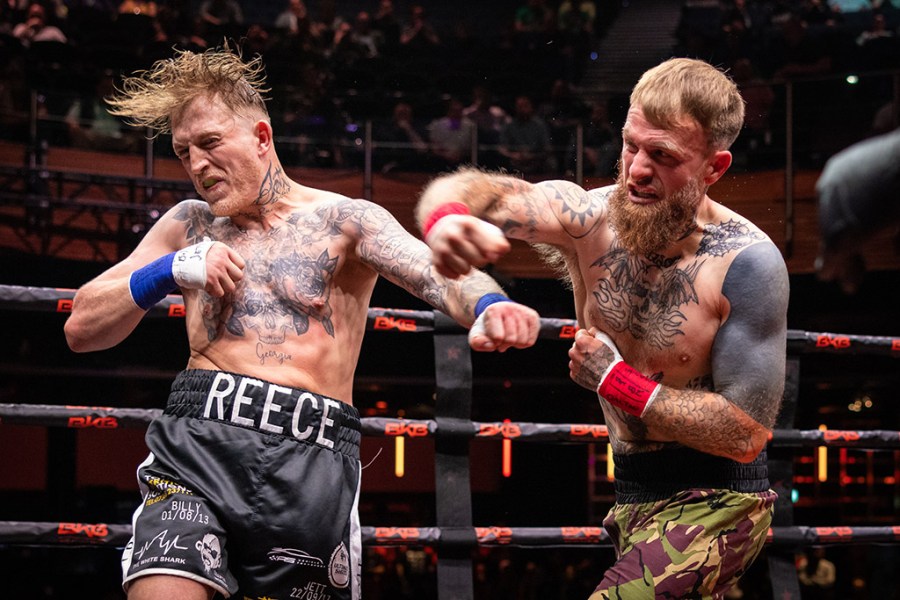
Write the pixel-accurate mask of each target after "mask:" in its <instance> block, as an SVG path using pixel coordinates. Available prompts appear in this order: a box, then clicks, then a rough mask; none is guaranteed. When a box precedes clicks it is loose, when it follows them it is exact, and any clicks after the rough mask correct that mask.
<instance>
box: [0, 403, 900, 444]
mask: <svg viewBox="0 0 900 600" xmlns="http://www.w3.org/2000/svg"><path fill="white" fill-rule="evenodd" d="M161 414H162V410H161V409H158V408H147V409H145V408H114V407H108V406H62V405H55V404H6V403H0V425H35V426H45V427H68V428H70V429H125V428H130V427H146V426H147V425H149V424H150V422H151V421H152V420H153V419H155V418H156V417H158V416H159V415H161ZM360 422H361V423H362V434H363V435H367V436H371V437H397V436H403V437H407V438H435V437H462V438H478V439H510V440H516V441H523V442H564V443H593V442H606V441H607V440H608V438H609V433H608V431H607V428H606V425H599V424H589V423H525V422H506V421H502V422H501V421H492V422H485V421H483V422H478V421H469V422H467V423H465V424H462V426H454V427H452V428H445V429H442V428H441V427H440V425H439V424H438V422H437V421H436V420H434V419H392V418H388V417H363V418H362V419H360ZM769 443H770V445H772V446H778V447H806V448H808V447H818V446H827V447H833V448H900V431H889V430H877V429H876V430H840V429H829V430H824V431H823V430H820V429H810V430H797V429H775V430H774V431H773V432H772V437H771V439H770V440H769Z"/></svg>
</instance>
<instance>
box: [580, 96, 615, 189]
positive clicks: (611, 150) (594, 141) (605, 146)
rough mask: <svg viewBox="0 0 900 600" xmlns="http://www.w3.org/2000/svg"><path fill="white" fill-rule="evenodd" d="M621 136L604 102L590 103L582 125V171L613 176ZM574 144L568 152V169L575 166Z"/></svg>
mask: <svg viewBox="0 0 900 600" xmlns="http://www.w3.org/2000/svg"><path fill="white" fill-rule="evenodd" d="M621 141H622V138H621V136H620V135H618V133H617V132H616V129H615V128H614V127H613V124H612V123H611V122H610V119H609V110H608V109H607V106H606V103H605V102H600V101H599V100H598V101H595V102H594V103H592V104H591V115H590V118H589V119H588V121H587V123H586V124H585V126H584V139H583V146H584V173H585V174H586V175H593V176H595V177H613V176H615V174H616V164H617V163H618V161H619V153H620V152H621V149H622V147H621ZM574 154H575V149H574V145H573V146H572V149H571V151H570V153H569V160H568V165H567V168H568V169H570V170H571V169H574V166H575V156H574Z"/></svg>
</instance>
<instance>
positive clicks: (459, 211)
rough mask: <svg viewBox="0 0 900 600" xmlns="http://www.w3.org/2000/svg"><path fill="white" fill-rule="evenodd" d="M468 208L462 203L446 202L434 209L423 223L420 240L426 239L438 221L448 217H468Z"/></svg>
mask: <svg viewBox="0 0 900 600" xmlns="http://www.w3.org/2000/svg"><path fill="white" fill-rule="evenodd" d="M468 214H470V212H469V207H468V206H466V205H465V204H463V203H462V202H447V203H446V204H441V205H440V206H438V207H436V208H435V209H434V210H433V211H431V212H430V213H429V214H428V217H427V218H426V219H425V222H424V223H423V224H422V239H427V238H428V232H429V231H431V228H432V227H434V226H435V225H436V224H437V222H438V221H440V220H441V219H443V218H444V217H446V216H449V215H468Z"/></svg>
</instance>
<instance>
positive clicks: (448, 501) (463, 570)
mask: <svg viewBox="0 0 900 600" xmlns="http://www.w3.org/2000/svg"><path fill="white" fill-rule="evenodd" d="M434 370H435V385H436V395H435V407H434V415H435V421H436V422H437V430H436V437H435V441H434V447H435V458H434V476H435V503H436V508H437V525H438V527H439V528H440V532H441V533H440V539H439V542H438V545H437V547H438V565H437V584H438V598H439V599H440V600H471V599H472V598H473V597H474V594H475V590H474V584H473V582H472V575H473V571H472V549H473V548H475V546H476V545H477V539H476V537H475V531H474V529H473V525H472V493H471V477H470V472H469V439H470V438H471V436H472V435H473V433H474V425H473V424H472V354H471V351H470V349H469V341H468V335H467V333H466V331H465V330H464V329H462V328H461V327H460V326H459V325H457V324H456V322H455V321H453V320H452V319H450V317H448V316H446V315H445V314H443V313H441V312H438V311H435V312H434Z"/></svg>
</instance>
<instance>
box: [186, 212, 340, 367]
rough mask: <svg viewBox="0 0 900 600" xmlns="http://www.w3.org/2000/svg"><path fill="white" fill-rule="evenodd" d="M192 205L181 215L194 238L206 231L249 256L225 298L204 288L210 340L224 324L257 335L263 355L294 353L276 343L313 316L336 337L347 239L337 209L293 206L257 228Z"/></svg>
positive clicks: (277, 357)
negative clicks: (338, 277)
mask: <svg viewBox="0 0 900 600" xmlns="http://www.w3.org/2000/svg"><path fill="white" fill-rule="evenodd" d="M195 210H196V209H191V208H188V209H185V211H184V215H183V216H184V218H183V219H182V220H185V221H187V232H188V237H189V240H191V241H192V243H193V242H194V241H199V240H200V239H202V238H203V237H205V236H209V237H211V238H212V239H214V240H216V241H220V242H223V243H225V244H227V245H228V246H230V247H231V248H233V249H234V250H235V251H237V252H238V254H240V255H241V256H242V257H243V259H244V261H245V263H246V265H245V267H244V277H243V279H242V280H241V281H240V282H239V283H238V286H237V289H236V290H235V292H234V294H231V295H229V296H226V297H225V298H213V297H212V296H210V295H209V294H207V293H205V292H201V294H200V313H201V315H202V318H203V323H204V326H205V327H206V331H207V337H208V339H209V340H210V341H213V340H215V339H216V338H218V337H219V336H220V335H221V333H222V329H223V327H224V329H225V330H227V331H228V333H230V334H232V335H235V336H238V337H246V336H250V335H253V336H255V337H256V339H257V340H258V343H257V350H256V351H257V355H259V357H260V360H263V361H264V360H273V359H274V360H277V361H278V362H279V363H282V362H284V361H285V360H290V358H291V356H290V355H289V354H284V353H283V352H279V351H277V350H273V349H272V346H278V345H281V344H283V343H284V342H285V340H286V336H287V335H288V334H294V335H302V334H304V333H306V332H307V331H309V327H310V324H311V322H315V323H318V324H319V325H321V326H322V328H323V329H324V330H325V332H326V333H328V335H330V336H332V337H334V323H333V321H332V313H333V309H332V305H331V303H330V294H331V290H332V288H333V279H334V276H335V274H336V272H337V269H338V265H339V263H340V254H339V249H340V248H342V247H343V246H341V245H340V244H339V243H337V240H338V238H339V237H340V236H341V235H342V233H341V229H340V224H339V223H338V222H337V221H338V218H336V216H335V215H333V214H329V215H325V214H318V213H311V214H298V213H295V214H293V215H291V217H290V218H288V219H287V220H286V221H285V222H284V223H283V224H282V225H281V226H279V227H274V228H272V229H269V230H267V231H265V232H260V231H245V230H241V229H238V228H236V227H234V226H233V225H232V224H230V222H229V221H227V220H224V219H213V218H212V217H209V216H203V215H204V211H203V210H202V209H199V210H196V212H195ZM326 212H327V210H326ZM197 213H199V214H197ZM344 216H347V215H344Z"/></svg>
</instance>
